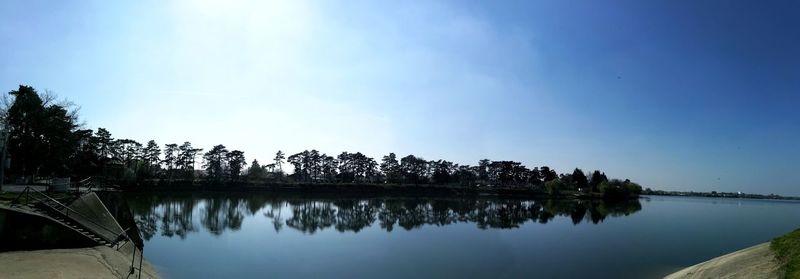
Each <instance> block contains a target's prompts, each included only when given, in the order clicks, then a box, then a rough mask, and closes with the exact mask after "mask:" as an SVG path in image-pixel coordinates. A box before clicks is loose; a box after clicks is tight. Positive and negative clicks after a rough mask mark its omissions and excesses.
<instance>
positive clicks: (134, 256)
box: [128, 247, 136, 275]
mask: <svg viewBox="0 0 800 279" xmlns="http://www.w3.org/2000/svg"><path fill="white" fill-rule="evenodd" d="M135 263H136V247H133V256H132V257H131V271H130V272H129V273H128V274H129V275H130V274H133V267H134V266H135V265H134V264H135Z"/></svg>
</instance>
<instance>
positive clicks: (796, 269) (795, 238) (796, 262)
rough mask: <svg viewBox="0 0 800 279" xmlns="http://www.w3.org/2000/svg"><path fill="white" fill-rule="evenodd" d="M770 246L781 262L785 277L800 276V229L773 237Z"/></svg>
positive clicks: (794, 278)
mask: <svg viewBox="0 0 800 279" xmlns="http://www.w3.org/2000/svg"><path fill="white" fill-rule="evenodd" d="M769 247H770V249H772V251H774V252H775V255H776V257H777V258H778V260H779V261H780V262H781V265H782V267H783V272H785V273H784V276H785V278H790V279H797V278H800V229H797V230H795V231H793V232H790V233H788V234H786V235H783V236H780V237H778V238H775V239H773V240H772V242H770V246H769Z"/></svg>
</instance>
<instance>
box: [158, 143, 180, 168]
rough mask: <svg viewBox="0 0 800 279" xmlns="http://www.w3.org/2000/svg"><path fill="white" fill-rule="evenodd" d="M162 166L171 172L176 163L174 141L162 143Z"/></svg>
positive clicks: (176, 147) (176, 154)
mask: <svg viewBox="0 0 800 279" xmlns="http://www.w3.org/2000/svg"><path fill="white" fill-rule="evenodd" d="M162 162H163V163H164V167H166V168H167V171H169V172H171V171H172V170H173V169H175V167H176V166H177V163H178V145H177V144H175V143H170V144H165V145H164V160H163V161H162Z"/></svg>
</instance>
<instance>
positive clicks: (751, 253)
mask: <svg viewBox="0 0 800 279" xmlns="http://www.w3.org/2000/svg"><path fill="white" fill-rule="evenodd" d="M769 245H770V243H769V242H766V243H761V244H758V245H755V246H751V247H748V248H744V249H742V250H738V251H735V252H733V253H730V254H726V255H722V256H719V257H716V258H713V259H710V260H708V261H705V262H702V263H699V264H696V265H693V266H689V267H686V268H684V269H681V270H679V271H677V272H674V273H672V274H669V275H667V276H665V277H664V279H700V278H752V279H767V278H781V274H780V270H781V267H780V264H779V263H778V261H777V260H776V259H775V253H774V252H773V251H772V250H771V249H770V248H769Z"/></svg>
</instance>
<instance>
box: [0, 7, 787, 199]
mask: <svg viewBox="0 0 800 279" xmlns="http://www.w3.org/2000/svg"><path fill="white" fill-rule="evenodd" d="M798 11H800V2H797V1H638V0H635V1H634V0H631V1H517V2H496V1H472V2H470V1H452V2H448V1H445V2H438V1H419V2H412V1H340V2H336V1H302V0H298V1H222V0H207V1H127V2H122V1H27V0H25V1H16V0H10V1H2V2H0V22H2V24H0V42H2V43H0V87H1V88H5V90H7V91H10V90H13V89H15V88H16V87H17V85H18V84H27V85H31V86H34V87H36V88H37V89H39V90H42V91H43V90H45V89H48V90H52V91H53V92H55V93H57V94H58V95H59V96H61V97H66V98H68V99H70V100H72V101H74V102H75V103H77V104H79V105H80V106H81V107H82V108H81V116H82V119H83V120H84V121H85V122H86V127H87V128H92V129H96V128H97V127H105V128H108V129H109V130H110V131H111V132H112V134H113V136H114V137H116V138H132V139H135V140H139V141H146V140H149V139H155V140H156V141H157V142H158V143H159V144H165V143H171V142H178V143H180V142H183V141H186V140H189V141H191V142H192V143H194V145H196V146H199V147H203V148H206V149H208V148H210V147H211V146H213V145H214V144H219V143H222V144H225V145H226V146H227V147H228V148H229V149H241V150H243V151H245V155H246V156H247V158H248V160H252V159H253V158H257V159H260V161H265V160H268V159H269V158H272V156H273V154H274V153H275V151H277V150H278V149H281V150H283V151H285V152H287V153H290V154H291V153H295V152H298V151H302V150H303V149H312V148H315V149H318V150H320V151H322V152H327V153H329V154H338V153H340V152H341V151H345V150H347V151H361V152H364V153H366V154H368V155H370V156H373V157H375V158H380V157H381V156H383V155H385V154H387V153H388V152H396V153H398V155H401V156H404V155H407V154H415V155H419V156H422V157H424V158H426V159H440V158H444V159H449V160H453V161H455V162H457V163H462V164H475V163H476V162H477V161H478V160H479V159H482V158H490V159H498V160H499V159H506V160H517V161H522V162H523V163H524V164H526V165H528V166H540V165H544V164H547V165H550V166H552V167H555V168H556V170H558V171H560V172H567V171H571V170H572V169H573V168H575V167H580V168H582V169H584V170H593V169H602V170H605V171H606V173H607V174H608V175H609V176H612V177H620V178H630V179H632V180H634V181H638V182H641V183H642V184H643V185H645V186H647V187H652V188H657V189H667V190H672V189H674V190H690V189H692V190H702V191H711V190H718V191H743V192H756V193H776V194H787V195H800V185H798V184H800V183H798V181H800V177H798V176H797V175H796V170H797V168H798V167H800V164H798V161H800V140H799V136H800V113H799V112H798V111H797V108H798V105H800V52H798V51H800V28H798V27H800V16H798Z"/></svg>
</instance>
